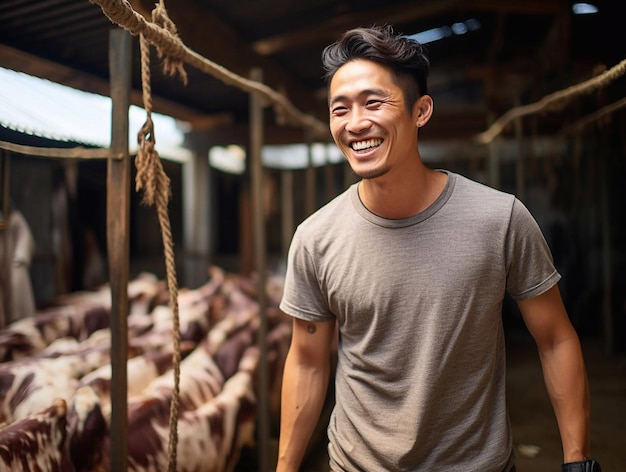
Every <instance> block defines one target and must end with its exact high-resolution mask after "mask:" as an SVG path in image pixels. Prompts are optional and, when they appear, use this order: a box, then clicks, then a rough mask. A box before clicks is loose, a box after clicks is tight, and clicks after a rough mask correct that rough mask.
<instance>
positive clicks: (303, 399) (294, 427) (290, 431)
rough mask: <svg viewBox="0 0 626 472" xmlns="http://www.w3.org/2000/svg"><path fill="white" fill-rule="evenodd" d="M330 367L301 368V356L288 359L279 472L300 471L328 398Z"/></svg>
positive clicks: (284, 387) (283, 392) (284, 385)
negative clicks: (299, 360)
mask: <svg viewBox="0 0 626 472" xmlns="http://www.w3.org/2000/svg"><path fill="white" fill-rule="evenodd" d="M329 369H330V366H328V367H325V368H323V369H316V368H307V367H303V366H301V365H298V359H297V355H293V354H292V353H290V355H288V357H287V361H286V364H285V370H284V374H283V385H282V397H281V421H280V439H279V447H278V465H277V468H276V471H277V472H297V470H298V469H299V467H300V464H301V462H302V459H303V457H304V454H305V452H306V448H307V445H308V443H309V441H310V439H311V435H312V434H313V430H314V429H315V426H316V425H317V422H318V421H319V417H320V413H321V411H322V408H323V406H324V399H325V398H326V389H327V387H328V379H329Z"/></svg>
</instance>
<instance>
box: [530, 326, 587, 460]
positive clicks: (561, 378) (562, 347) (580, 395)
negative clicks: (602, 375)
mask: <svg viewBox="0 0 626 472" xmlns="http://www.w3.org/2000/svg"><path fill="white" fill-rule="evenodd" d="M539 355H540V358H541V363H542V366H543V373H544V379H545V382H546V387H547V390H548V394H549V395H550V400H551V402H552V406H553V408H554V413H555V415H556V418H557V423H558V426H559V432H560V435H561V442H562V444H563V462H573V461H580V460H582V459H583V458H584V457H587V456H589V454H590V444H589V411H590V401H589V388H588V384H587V375H586V372H585V364H584V360H583V356H582V351H581V348H580V342H579V340H578V337H577V336H576V335H575V334H574V335H573V336H571V337H569V338H567V339H565V340H563V341H561V342H559V343H558V344H556V345H554V346H553V347H551V348H550V349H547V350H544V351H543V352H542V351H540V352H539Z"/></svg>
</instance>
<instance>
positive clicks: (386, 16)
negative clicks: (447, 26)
mask: <svg viewBox="0 0 626 472" xmlns="http://www.w3.org/2000/svg"><path fill="white" fill-rule="evenodd" d="M566 9H567V4H566V3H565V2H564V1H563V0H510V1H508V0H507V1H502V0H445V1H441V0H436V1H430V2H428V3H426V2H414V1H411V2H404V3H395V4H394V5H389V6H386V7H384V8H378V9H374V10H369V11H368V10H363V11H361V12H355V11H349V12H346V13H345V14H343V15H342V14H339V15H329V16H328V19H327V20H326V21H323V22H317V23H315V24H313V25H312V26H310V27H307V28H298V29H297V30H293V31H289V32H286V33H282V34H278V35H275V36H272V37H267V38H263V39H260V40H258V41H255V42H254V43H253V44H252V47H253V49H254V50H255V51H256V52H257V53H259V54H262V55H265V56H270V55H272V54H276V53H279V52H283V51H288V50H294V49H297V48H301V47H305V46H311V45H315V44H328V43H330V42H332V41H334V40H336V39H337V37H338V36H339V35H340V34H341V33H343V32H344V31H345V30H347V29H349V28H353V27H355V26H357V25H367V24H374V23H376V24H392V25H393V24H408V23H414V22H418V21H424V20H428V19H431V18H433V17H435V16H439V15H444V14H447V13H452V12H454V11H459V12H461V11H472V10H481V11H491V12H499V13H518V14H528V15H557V14H559V13H562V12H563V11H565V10H566Z"/></svg>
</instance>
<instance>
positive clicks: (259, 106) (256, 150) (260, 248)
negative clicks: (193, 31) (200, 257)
mask: <svg viewBox="0 0 626 472" xmlns="http://www.w3.org/2000/svg"><path fill="white" fill-rule="evenodd" d="M250 78H251V79H252V80H255V81H257V82H262V80H263V73H262V71H261V70H260V69H253V70H252V72H251V74H250ZM262 147H263V102H262V100H261V99H260V98H259V97H258V96H256V95H255V94H251V95H250V170H251V176H252V192H251V195H252V218H253V228H254V259H255V266H256V274H257V280H258V292H259V294H258V302H259V319H260V323H259V333H258V344H259V352H260V359H259V367H258V386H259V387H258V392H257V398H258V401H259V403H258V418H257V419H258V421H257V431H258V440H259V447H258V469H259V471H260V472H267V471H268V470H269V461H268V455H269V454H268V452H269V424H270V423H269V369H268V365H267V301H266V298H267V297H266V292H265V281H266V265H267V264H266V243H265V240H266V237H265V211H264V205H263V202H264V198H263V163H262V161H261V149H262Z"/></svg>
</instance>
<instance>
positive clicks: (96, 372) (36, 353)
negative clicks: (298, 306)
mask: <svg viewBox="0 0 626 472" xmlns="http://www.w3.org/2000/svg"><path fill="white" fill-rule="evenodd" d="M266 288H267V297H266V299H267V310H266V319H267V348H268V354H267V360H268V363H269V373H270V379H269V385H270V392H269V400H270V401H269V403H270V410H271V412H270V418H276V417H277V416H278V409H279V402H280V382H281V378H280V377H281V372H282V367H283V363H284V360H285V357H286V354H287V349H288V345H289V339H290V336H291V324H290V322H289V321H288V319H287V317H285V316H284V315H283V314H281V313H280V311H279V310H278V308H277V305H278V300H279V297H280V293H281V292H282V278H281V277H278V276H271V277H268V279H267V284H266ZM128 297H129V315H128V346H129V349H128V363H127V373H128V431H127V437H128V470H132V471H145V472H148V471H154V472H157V471H158V472H160V471H164V470H167V468H168V461H169V457H168V444H169V441H170V437H169V434H170V432H169V414H170V403H171V399H172V394H173V391H174V374H173V356H172V355H173V347H172V346H173V328H172V326H173V323H172V310H171V309H170V308H169V306H168V300H169V294H168V292H167V289H166V285H165V282H163V281H162V280H159V279H157V278H156V277H155V276H154V275H153V274H148V273H145V274H139V275H138V276H136V277H134V278H133V279H132V280H131V281H130V282H129V285H128ZM178 307H179V318H180V349H181V359H182V360H181V362H180V384H179V387H180V388H179V401H180V403H179V405H180V408H179V416H178V423H177V431H178V443H177V444H178V448H177V469H178V470H179V471H215V472H218V471H232V470H234V469H235V468H236V465H237V462H238V460H239V457H240V454H241V451H242V448H244V447H245V446H252V445H253V443H254V437H255V417H256V408H257V402H256V397H257V395H256V384H257V380H256V377H257V376H256V373H257V366H258V364H259V348H258V343H257V333H258V328H259V324H260V321H261V318H260V316H259V306H258V297H257V284H256V282H255V281H254V280H252V279H251V278H248V277H244V276H241V275H237V274H232V273H226V272H225V271H223V270H222V269H220V268H219V267H211V268H210V269H209V274H208V279H207V282H206V283H205V284H204V285H202V286H200V287H198V288H195V289H182V290H180V291H179V296H178ZM110 308H111V294H110V289H109V288H108V286H103V287H102V288H101V289H99V290H97V291H93V292H80V293H72V294H69V295H66V296H63V297H60V298H58V299H57V300H55V301H54V303H51V304H50V305H49V306H46V307H45V308H40V309H39V311H38V312H37V313H36V315H35V316H33V317H29V318H25V319H22V320H19V321H17V322H14V323H12V324H10V325H8V326H7V327H5V328H4V329H3V330H2V331H0V422H1V424H0V471H12V472H15V471H46V472H53V471H67V472H79V471H108V470H109V463H110V454H109V452H110V444H111V441H114V440H115V434H114V432H112V431H111V429H110V418H111V401H110V392H111V364H110V345H111V334H110V330H109V317H110V311H111V310H110Z"/></svg>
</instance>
